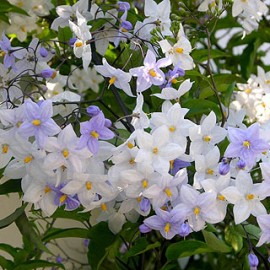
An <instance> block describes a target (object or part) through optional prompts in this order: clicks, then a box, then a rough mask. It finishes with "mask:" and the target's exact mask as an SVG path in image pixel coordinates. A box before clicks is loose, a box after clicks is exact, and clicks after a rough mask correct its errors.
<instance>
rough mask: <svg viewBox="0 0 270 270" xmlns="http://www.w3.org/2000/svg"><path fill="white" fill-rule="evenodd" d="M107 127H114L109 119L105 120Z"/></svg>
mask: <svg viewBox="0 0 270 270" xmlns="http://www.w3.org/2000/svg"><path fill="white" fill-rule="evenodd" d="M104 126H105V127H107V128H110V127H111V126H112V121H111V120H110V119H108V118H105V124H104Z"/></svg>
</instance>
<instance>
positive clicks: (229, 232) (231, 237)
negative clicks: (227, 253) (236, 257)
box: [225, 226, 243, 252]
mask: <svg viewBox="0 0 270 270" xmlns="http://www.w3.org/2000/svg"><path fill="white" fill-rule="evenodd" d="M225 240H226V242H227V243H228V244H230V245H231V246H232V248H233V249H234V251H235V252H239V251H240V250H241V249H242V247H243V237H242V236H241V235H240V234H239V232H238V231H237V226H227V227H226V228H225Z"/></svg>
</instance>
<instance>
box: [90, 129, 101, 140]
mask: <svg viewBox="0 0 270 270" xmlns="http://www.w3.org/2000/svg"><path fill="white" fill-rule="evenodd" d="M90 135H91V136H92V137H94V138H96V139H98V137H99V134H98V133H97V132H96V131H94V130H93V131H91V132H90Z"/></svg>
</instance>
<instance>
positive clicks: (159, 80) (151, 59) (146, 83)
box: [129, 50, 171, 92]
mask: <svg viewBox="0 0 270 270" xmlns="http://www.w3.org/2000/svg"><path fill="white" fill-rule="evenodd" d="M143 64H144V66H141V67H137V68H132V69H130V70H129V72H130V74H131V75H132V76H135V77H138V79H137V92H143V91H145V90H147V89H148V88H150V87H151V85H152V84H153V85H162V84H163V83H164V81H165V74H164V73H163V71H161V69H160V68H162V67H167V66H169V65H170V64H171V62H170V60H169V59H168V58H162V59H160V60H158V61H157V62H156V56H155V54H154V53H153V52H152V51H150V50H148V51H147V54H146V56H145V58H144V61H143Z"/></svg>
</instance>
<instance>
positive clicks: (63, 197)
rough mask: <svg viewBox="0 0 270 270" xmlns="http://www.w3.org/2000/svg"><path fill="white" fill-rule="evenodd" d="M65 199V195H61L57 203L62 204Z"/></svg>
mask: <svg viewBox="0 0 270 270" xmlns="http://www.w3.org/2000/svg"><path fill="white" fill-rule="evenodd" d="M66 199H67V195H66V194H64V195H62V196H61V197H60V198H59V202H60V203H64V202H65V200H66Z"/></svg>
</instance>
